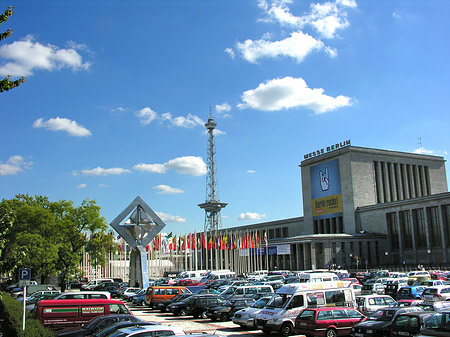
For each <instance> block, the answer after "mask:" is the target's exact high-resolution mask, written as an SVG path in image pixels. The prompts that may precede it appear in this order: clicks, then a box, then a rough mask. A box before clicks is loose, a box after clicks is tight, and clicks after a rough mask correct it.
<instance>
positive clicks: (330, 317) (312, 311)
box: [294, 307, 366, 337]
mask: <svg viewBox="0 0 450 337" xmlns="http://www.w3.org/2000/svg"><path fill="white" fill-rule="evenodd" d="M365 319H366V316H364V315H363V314H361V313H360V312H359V311H358V310H356V309H353V308H346V307H321V308H306V309H305V310H303V311H302V312H301V313H300V314H299V315H298V316H297V318H296V319H295V328H294V333H295V334H296V335H307V336H321V337H322V336H326V337H336V336H342V335H349V334H350V333H351V331H352V327H353V326H354V325H356V324H358V323H359V322H361V321H364V320H365Z"/></svg>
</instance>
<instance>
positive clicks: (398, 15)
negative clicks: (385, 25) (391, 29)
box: [392, 12, 402, 20]
mask: <svg viewBox="0 0 450 337" xmlns="http://www.w3.org/2000/svg"><path fill="white" fill-rule="evenodd" d="M392 17H393V18H394V19H396V20H401V18H402V17H401V16H400V14H398V12H394V13H392Z"/></svg>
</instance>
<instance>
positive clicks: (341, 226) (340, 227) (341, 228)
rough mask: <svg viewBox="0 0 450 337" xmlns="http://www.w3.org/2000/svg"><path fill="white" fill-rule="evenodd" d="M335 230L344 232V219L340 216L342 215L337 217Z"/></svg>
mask: <svg viewBox="0 0 450 337" xmlns="http://www.w3.org/2000/svg"><path fill="white" fill-rule="evenodd" d="M337 232H338V233H344V219H343V218H342V216H339V217H338V218H337Z"/></svg>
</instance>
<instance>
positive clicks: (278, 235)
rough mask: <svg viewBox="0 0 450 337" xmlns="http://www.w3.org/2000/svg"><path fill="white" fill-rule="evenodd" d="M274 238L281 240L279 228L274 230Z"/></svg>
mask: <svg viewBox="0 0 450 337" xmlns="http://www.w3.org/2000/svg"><path fill="white" fill-rule="evenodd" d="M275 237H276V238H281V228H275Z"/></svg>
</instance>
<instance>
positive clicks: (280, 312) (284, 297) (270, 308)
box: [255, 281, 356, 336]
mask: <svg viewBox="0 0 450 337" xmlns="http://www.w3.org/2000/svg"><path fill="white" fill-rule="evenodd" d="M350 284H351V282H349V281H338V282H334V281H329V282H322V283H319V282H311V283H293V284H290V285H285V286H283V287H281V288H280V289H278V290H277V292H276V293H275V295H273V297H272V299H271V300H270V301H269V302H268V303H267V304H266V307H265V308H264V309H263V310H261V311H260V312H259V314H258V315H257V316H256V321H255V324H256V326H257V328H258V329H261V330H262V331H263V332H264V333H266V334H268V333H270V332H271V331H277V332H280V333H281V334H282V335H283V336H289V335H291V334H292V333H293V331H294V326H295V318H296V317H297V316H298V315H299V314H300V312H301V311H302V310H303V309H305V308H307V307H325V306H339V307H351V308H355V307H356V300H355V294H354V292H353V288H351V287H350Z"/></svg>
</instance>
